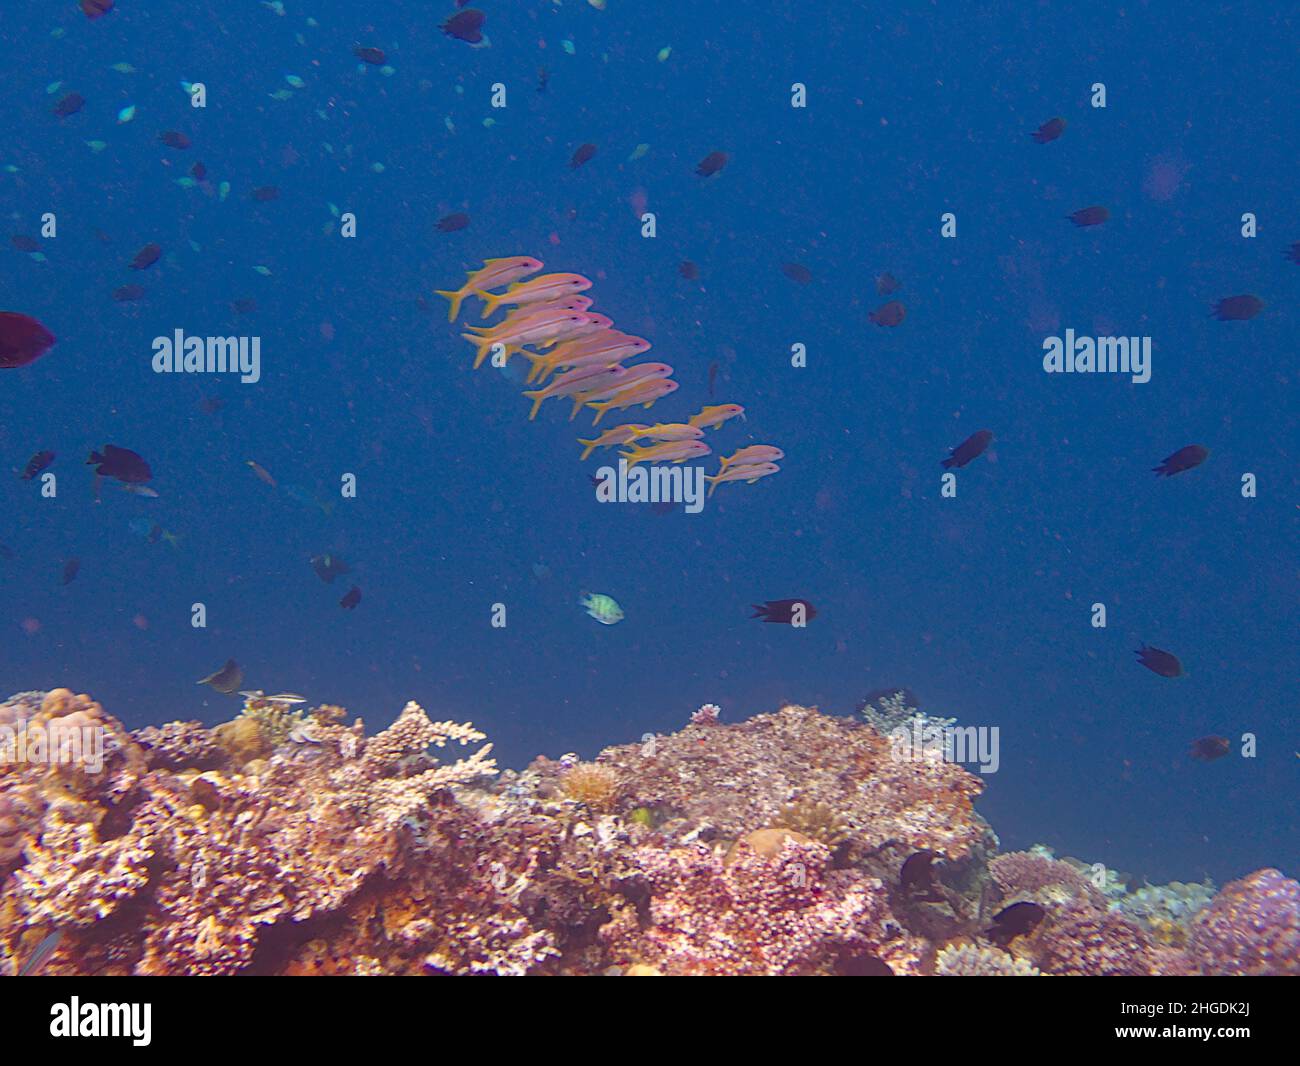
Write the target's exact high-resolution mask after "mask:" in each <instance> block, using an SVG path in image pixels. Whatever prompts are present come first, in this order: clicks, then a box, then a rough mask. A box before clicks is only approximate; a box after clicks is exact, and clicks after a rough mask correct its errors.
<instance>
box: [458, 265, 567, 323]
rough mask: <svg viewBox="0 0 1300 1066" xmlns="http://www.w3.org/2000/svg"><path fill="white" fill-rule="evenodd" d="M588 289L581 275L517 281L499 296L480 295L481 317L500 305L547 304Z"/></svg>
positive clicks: (549, 276) (550, 275)
mask: <svg viewBox="0 0 1300 1066" xmlns="http://www.w3.org/2000/svg"><path fill="white" fill-rule="evenodd" d="M590 288H591V282H590V281H588V280H587V279H586V278H584V277H583V276H582V275H581V274H543V275H542V276H541V277H538V278H533V279H532V280H531V281H517V282H515V283H514V284H513V285H511V286H510V288H508V289H506V291H505V292H503V293H501V295H499V296H494V295H492V294H491V293H483V294H482V296H483V317H484V318H487V317H488V316H489V315H491V314H492V312H493V311H495V310H496V309H497V308H498V307H500V306H501V304H537V303H549V302H550V301H552V300H559V299H562V298H563V297H565V296H573V295H575V294H576V293H580V292H586V291H587V290H588V289H590Z"/></svg>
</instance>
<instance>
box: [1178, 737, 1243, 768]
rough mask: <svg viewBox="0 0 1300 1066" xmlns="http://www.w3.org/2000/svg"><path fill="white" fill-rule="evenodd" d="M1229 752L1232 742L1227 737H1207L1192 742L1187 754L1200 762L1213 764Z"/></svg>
mask: <svg viewBox="0 0 1300 1066" xmlns="http://www.w3.org/2000/svg"><path fill="white" fill-rule="evenodd" d="M1231 750H1232V741H1230V740H1229V739H1228V738H1227V737H1216V736H1208V737H1199V738H1197V739H1196V740H1193V741H1192V746H1191V748H1190V749H1189V750H1188V752H1187V754H1188V755H1190V756H1191V757H1192V758H1193V759H1200V760H1201V762H1214V760H1215V759H1222V758H1223V757H1224V756H1225V755H1227V754H1228V752H1229V751H1231Z"/></svg>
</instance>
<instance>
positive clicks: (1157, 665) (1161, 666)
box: [1134, 644, 1183, 677]
mask: <svg viewBox="0 0 1300 1066" xmlns="http://www.w3.org/2000/svg"><path fill="white" fill-rule="evenodd" d="M1134 654H1135V655H1136V656H1137V657H1138V662H1139V663H1141V664H1142V665H1143V666H1145V667H1146V668H1147V669H1148V670H1150V671H1151V672H1152V673H1154V674H1159V675H1160V676H1161V677H1182V676H1183V664H1182V663H1180V662H1179V661H1178V656H1177V655H1174V654H1173V653H1172V652H1167V651H1162V650H1161V649H1160V648H1150V647H1148V646H1147V645H1145V644H1143V645H1142V647H1140V648H1138V650H1137V651H1136V652H1134Z"/></svg>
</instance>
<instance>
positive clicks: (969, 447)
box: [942, 429, 993, 470]
mask: <svg viewBox="0 0 1300 1066" xmlns="http://www.w3.org/2000/svg"><path fill="white" fill-rule="evenodd" d="M992 442H993V434H992V433H990V432H989V431H988V430H987V429H981V430H978V431H976V432H975V433H972V434H971V435H970V436H969V437H967V438H966V439H965V440H964V441H962V442H961V443H960V444H959V445H957V447H955V448H954V449H953V450H952V454H951V455H950V456H948V458H947V459H944V460H943V462H942V466H943V467H944V469H945V470H951V469H952V468H953V467H954V466H956V467H962V466H965V465H966V464H967V463H969V462H970V461H971V460H972V459H978V458H979V457H980V456H981V455H983V454H984V449H985V448H987V447H988V446H989V445H990V444H991V443H992Z"/></svg>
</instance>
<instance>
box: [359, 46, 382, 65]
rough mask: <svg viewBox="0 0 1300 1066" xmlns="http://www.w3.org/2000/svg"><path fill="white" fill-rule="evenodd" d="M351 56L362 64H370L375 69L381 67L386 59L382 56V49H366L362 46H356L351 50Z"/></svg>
mask: <svg viewBox="0 0 1300 1066" xmlns="http://www.w3.org/2000/svg"><path fill="white" fill-rule="evenodd" d="M352 54H353V55H354V56H356V57H357V58H358V59H360V60H361V61H362V62H363V63H371V64H373V65H374V66H377V67H382V66H383V65H384V63H385V62H386V61H387V59H388V57H387V56H386V55H384V50H383V49H382V48H366V47H363V46H362V45H357V46H356V47H355V48H353V49H352Z"/></svg>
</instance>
